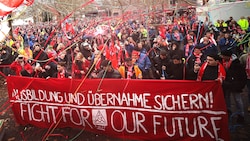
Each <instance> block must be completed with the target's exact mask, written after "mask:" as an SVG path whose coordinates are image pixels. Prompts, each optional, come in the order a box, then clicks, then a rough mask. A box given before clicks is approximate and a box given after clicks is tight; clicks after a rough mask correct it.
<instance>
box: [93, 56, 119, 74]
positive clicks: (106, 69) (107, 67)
mask: <svg viewBox="0 0 250 141" xmlns="http://www.w3.org/2000/svg"><path fill="white" fill-rule="evenodd" d="M101 67H102V68H101V70H100V71H99V72H98V74H97V78H122V76H121V74H120V72H119V71H118V70H116V69H114V68H113V67H112V62H111V61H110V60H103V61H102V63H101Z"/></svg>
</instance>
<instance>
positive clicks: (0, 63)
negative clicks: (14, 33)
mask: <svg viewBox="0 0 250 141" xmlns="http://www.w3.org/2000/svg"><path fill="white" fill-rule="evenodd" d="M11 63H12V55H11V52H10V50H9V49H8V48H3V47H2V48H1V49H0V67H1V68H0V69H1V71H2V72H3V74H4V75H5V76H8V75H10V74H11V69H10V67H9V66H8V65H10V64H11Z"/></svg>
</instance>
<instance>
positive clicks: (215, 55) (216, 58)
mask: <svg viewBox="0 0 250 141" xmlns="http://www.w3.org/2000/svg"><path fill="white" fill-rule="evenodd" d="M207 56H209V57H211V58H213V59H214V60H215V61H216V60H220V59H221V58H220V56H219V55H217V54H214V53H212V54H208V55H207Z"/></svg>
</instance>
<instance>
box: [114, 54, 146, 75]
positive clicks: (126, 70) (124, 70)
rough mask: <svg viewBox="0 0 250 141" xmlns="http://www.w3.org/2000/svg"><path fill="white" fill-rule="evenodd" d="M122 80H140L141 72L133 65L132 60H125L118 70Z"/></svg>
mask: <svg viewBox="0 0 250 141" xmlns="http://www.w3.org/2000/svg"><path fill="white" fill-rule="evenodd" d="M118 71H119V72H120V74H121V76H122V78H123V79H142V71H141V70H140V68H139V67H138V65H136V64H134V62H133V60H132V58H126V59H125V63H124V64H123V65H121V66H120V67H119V69H118Z"/></svg>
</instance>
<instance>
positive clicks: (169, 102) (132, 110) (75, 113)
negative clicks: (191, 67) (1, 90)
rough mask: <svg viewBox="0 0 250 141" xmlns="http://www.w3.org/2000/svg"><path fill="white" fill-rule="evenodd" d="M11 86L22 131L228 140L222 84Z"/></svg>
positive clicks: (16, 82) (22, 81)
mask: <svg viewBox="0 0 250 141" xmlns="http://www.w3.org/2000/svg"><path fill="white" fill-rule="evenodd" d="M7 83H8V92H9V97H10V102H11V103H12V104H13V108H12V109H13V112H14V115H15V117H16V121H17V122H18V123H20V124H22V125H26V124H32V125H35V126H38V127H42V128H49V127H51V125H53V124H54V125H58V127H74V128H81V129H83V128H84V129H85V130H88V131H92V132H96V133H99V134H105V135H108V136H113V137H119V138H126V139H135V140H154V141H156V140H164V141H165V140H206V141H208V140H229V132H228V119H227V114H226V106H225V102H224V97H223V93H222V88H221V85H220V84H219V82H214V81H209V82H196V81H159V80H113V79H104V80H100V79H89V80H88V79H87V80H85V81H82V80H73V79H52V78H51V79H37V78H24V77H15V76H10V77H8V78H7ZM57 123H59V124H57Z"/></svg>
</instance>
